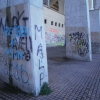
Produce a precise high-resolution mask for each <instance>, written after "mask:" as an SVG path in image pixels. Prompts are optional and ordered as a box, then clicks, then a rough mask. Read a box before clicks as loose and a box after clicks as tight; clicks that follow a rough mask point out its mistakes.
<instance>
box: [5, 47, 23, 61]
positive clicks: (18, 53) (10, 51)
mask: <svg viewBox="0 0 100 100" xmlns="http://www.w3.org/2000/svg"><path fill="white" fill-rule="evenodd" d="M6 54H7V55H8V56H9V58H13V60H22V59H23V55H24V53H23V52H21V51H13V49H10V48H8V49H7V50H6Z"/></svg>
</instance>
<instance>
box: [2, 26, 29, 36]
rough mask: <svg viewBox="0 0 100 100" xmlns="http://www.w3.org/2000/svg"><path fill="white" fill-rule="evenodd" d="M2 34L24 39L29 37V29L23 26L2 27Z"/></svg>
mask: <svg viewBox="0 0 100 100" xmlns="http://www.w3.org/2000/svg"><path fill="white" fill-rule="evenodd" d="M3 32H4V35H5V36H13V35H15V36H17V37H25V36H28V35H29V29H28V28H27V27H25V26H13V27H8V26H4V28H3ZM13 33H14V34H13Z"/></svg>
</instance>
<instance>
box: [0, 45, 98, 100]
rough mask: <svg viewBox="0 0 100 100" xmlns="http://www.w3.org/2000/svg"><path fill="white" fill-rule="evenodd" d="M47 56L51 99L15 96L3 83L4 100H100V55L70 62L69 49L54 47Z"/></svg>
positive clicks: (1, 94) (1, 99) (0, 97)
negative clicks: (91, 58) (67, 50)
mask: <svg viewBox="0 0 100 100" xmlns="http://www.w3.org/2000/svg"><path fill="white" fill-rule="evenodd" d="M47 55H48V71H49V86H50V87H51V89H52V90H53V92H52V93H51V94H50V95H45V96H38V97H30V96H29V95H28V94H27V93H23V92H18V93H16V92H15V93H13V92H11V90H10V89H9V87H6V86H5V85H4V83H3V82H2V81H0V100H100V54H93V61H92V62H85V61H79V60H73V59H68V58H66V57H65V55H66V53H65V47H52V48H47ZM3 87H6V90H5V89H4V88H3ZM15 91H16V90H15Z"/></svg>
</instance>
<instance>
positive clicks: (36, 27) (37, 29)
mask: <svg viewBox="0 0 100 100" xmlns="http://www.w3.org/2000/svg"><path fill="white" fill-rule="evenodd" d="M37 31H38V32H39V33H41V38H42V26H40V29H39V28H38V26H37V25H35V40H36V36H37Z"/></svg>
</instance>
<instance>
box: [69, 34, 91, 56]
mask: <svg viewBox="0 0 100 100" xmlns="http://www.w3.org/2000/svg"><path fill="white" fill-rule="evenodd" d="M69 36H70V42H72V40H73V41H74V44H75V46H76V48H77V52H78V54H79V55H80V56H81V57H84V56H86V54H87V53H88V52H89V45H88V41H87V39H86V37H85V34H83V33H79V32H76V33H72V34H69Z"/></svg>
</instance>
